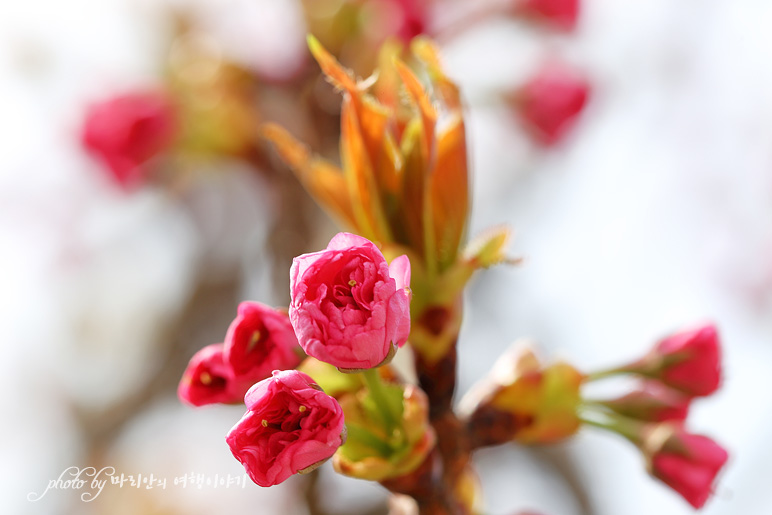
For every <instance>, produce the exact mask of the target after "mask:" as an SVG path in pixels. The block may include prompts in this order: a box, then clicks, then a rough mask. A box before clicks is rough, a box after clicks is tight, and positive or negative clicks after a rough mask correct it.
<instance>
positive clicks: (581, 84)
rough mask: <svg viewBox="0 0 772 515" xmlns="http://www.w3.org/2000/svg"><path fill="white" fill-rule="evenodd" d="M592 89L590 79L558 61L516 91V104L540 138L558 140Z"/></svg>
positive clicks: (531, 128)
mask: <svg viewBox="0 0 772 515" xmlns="http://www.w3.org/2000/svg"><path fill="white" fill-rule="evenodd" d="M589 93H590V86H589V84H588V83H587V80H586V79H585V78H584V77H582V76H581V75H579V74H577V73H576V72H575V71H573V70H571V69H569V68H567V67H565V66H562V65H557V64H549V65H546V66H544V67H543V68H542V69H541V70H539V71H538V72H537V73H536V75H534V76H533V77H532V78H531V79H530V80H528V81H527V82H526V83H525V84H524V85H523V86H521V87H520V89H519V90H518V91H517V92H516V93H515V95H514V97H513V100H514V104H515V108H516V110H517V112H518V114H519V115H520V119H521V121H522V122H523V124H524V125H525V127H526V129H527V130H528V131H529V132H531V134H533V136H534V137H535V138H536V139H537V141H539V142H541V143H543V144H544V145H547V146H550V145H554V144H556V143H558V142H559V141H560V140H561V139H562V138H563V137H564V136H565V134H566V133H567V131H568V130H569V128H570V127H571V126H572V125H573V123H574V121H575V119H576V117H577V116H578V115H579V113H580V112H581V111H582V109H584V106H585V104H586V103H587V98H588V96H589Z"/></svg>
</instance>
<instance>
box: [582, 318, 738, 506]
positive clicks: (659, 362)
mask: <svg viewBox="0 0 772 515" xmlns="http://www.w3.org/2000/svg"><path fill="white" fill-rule="evenodd" d="M615 374H633V375H637V376H639V377H641V378H643V381H642V383H641V386H640V387H639V388H638V389H636V390H635V391H633V392H631V393H628V394H627V395H624V396H622V397H619V398H617V399H612V400H606V401H598V402H596V405H599V406H602V407H604V408H607V409H608V410H610V412H611V415H610V416H611V418H612V420H614V423H613V424H614V428H615V429H614V430H617V431H618V432H620V433H622V434H624V435H625V436H626V437H627V438H629V439H630V440H632V441H633V442H634V443H636V444H637V445H638V446H639V447H640V448H641V450H642V452H643V454H644V457H645V458H646V461H647V466H648V469H649V472H650V473H651V474H652V475H653V476H654V477H656V478H657V479H659V480H661V481H662V482H664V483H665V484H667V485H668V486H670V487H671V488H672V489H674V490H675V491H676V492H678V493H679V494H681V496H683V497H684V499H686V500H687V501H688V502H689V504H691V505H692V506H694V507H695V508H701V507H702V506H703V505H704V504H705V503H706V502H707V500H708V498H709V497H710V494H711V492H712V488H713V483H714V481H715V479H716V476H717V475H718V473H719V472H720V470H721V469H722V468H723V466H724V464H725V463H726V461H727V459H728V454H727V452H726V450H724V448H723V447H721V445H719V444H718V443H716V442H715V441H713V440H711V439H710V438H708V437H706V436H702V435H695V434H692V433H689V432H688V431H687V430H686V429H685V427H684V425H685V423H686V419H687V414H688V411H689V405H690V403H691V401H692V400H693V399H694V398H695V397H702V396H707V395H711V394H712V393H714V392H715V391H716V390H717V389H718V387H719V385H720V384H721V345H720V341H719V337H718V331H717V330H716V327H715V326H714V325H712V324H706V325H703V326H700V327H698V328H696V329H691V330H686V331H681V332H679V333H676V334H673V335H670V336H668V337H666V338H663V339H662V340H660V341H659V342H658V343H657V344H656V345H655V346H654V347H653V348H652V350H651V351H650V352H649V353H648V354H647V355H646V356H644V357H643V358H642V359H640V360H638V361H635V362H633V363H631V364H629V365H625V366H622V367H619V368H616V369H612V370H609V371H607V372H603V373H600V374H595V376H596V378H597V377H604V376H607V375H615ZM592 376H593V375H592V374H591V375H590V377H591V378H592Z"/></svg>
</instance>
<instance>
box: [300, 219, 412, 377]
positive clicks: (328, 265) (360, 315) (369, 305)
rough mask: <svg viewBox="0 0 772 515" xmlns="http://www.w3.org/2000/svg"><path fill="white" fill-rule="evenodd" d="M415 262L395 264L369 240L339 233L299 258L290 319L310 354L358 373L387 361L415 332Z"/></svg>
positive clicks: (401, 260) (403, 259)
mask: <svg viewBox="0 0 772 515" xmlns="http://www.w3.org/2000/svg"><path fill="white" fill-rule="evenodd" d="M409 286H410V261H409V260H408V258H407V256H401V257H398V258H396V259H394V260H393V261H392V262H391V265H389V264H388V263H386V259H385V258H384V257H383V254H382V253H381V251H380V250H378V247H376V246H375V245H374V244H373V243H372V242H370V241H369V240H367V239H365V238H362V237H360V236H356V235H354V234H349V233H339V234H337V235H336V236H335V237H334V238H333V239H332V240H331V241H330V244H329V245H328V246H327V248H326V249H325V250H322V251H320V252H314V253H312V254H304V255H302V256H299V257H296V258H295V259H294V260H293V262H292V269H291V270H290V293H291V296H292V302H291V304H290V308H289V316H290V321H291V322H292V326H293V327H294V328H295V334H297V337H298V341H299V342H300V345H301V347H303V349H304V350H305V351H306V353H307V354H308V355H309V356H313V357H315V358H317V359H319V360H321V361H324V362H326V363H330V364H332V365H335V366H336V367H338V368H339V369H341V370H346V371H356V370H362V369H368V368H373V367H376V366H379V365H381V364H385V363H387V362H388V361H390V360H391V358H392V357H393V356H394V352H395V351H396V348H397V347H398V346H401V345H403V344H404V343H405V342H406V341H407V337H408V334H410V288H409Z"/></svg>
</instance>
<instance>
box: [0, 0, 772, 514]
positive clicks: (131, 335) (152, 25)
mask: <svg viewBox="0 0 772 515" xmlns="http://www.w3.org/2000/svg"><path fill="white" fill-rule="evenodd" d="M488 3H490V4H491V5H492V6H494V7H492V8H491V11H490V12H493V13H496V12H498V11H496V9H497V7H496V6H497V5H499V4H501V3H502V2H498V0H496V1H491V2H487V0H486V2H480V4H481V5H486V6H487V4H488ZM306 4H309V2H306ZM339 4H340V2H335V1H326V0H325V1H324V2H321V1H320V2H319V3H318V5H317V6H316V7H315V8H318V9H319V10H318V12H316V14H315V15H316V16H318V17H321V18H320V19H323V18H324V16H327V15H331V14H330V13H333V14H334V13H335V12H337V11H336V9H340V5H339ZM319 6H323V7H324V8H322V7H319ZM336 6H337V7H336ZM308 8H309V7H308V5H304V4H302V3H300V2H299V1H294V0H227V1H224V0H191V1H183V0H163V1H151V0H104V1H99V2H97V1H89V0H26V1H24V2H11V1H4V2H2V3H0V349H2V363H3V366H2V367H1V368H2V373H0V398H1V399H2V423H0V456H2V458H1V459H0V512H1V513H7V514H27V513H30V514H33V513H34V514H38V513H45V514H91V513H94V514H96V513H111V514H136V513H146V514H178V513H179V514H198V513H200V514H204V513H265V514H304V513H309V511H307V508H306V502H305V500H306V497H307V496H308V495H316V494H319V495H321V496H322V500H321V504H320V506H319V507H317V508H315V509H316V510H318V511H316V512H315V513H316V514H321V513H335V514H338V513H352V514H353V513H384V506H385V504H384V499H385V495H384V492H383V491H382V490H381V489H380V488H379V487H378V486H375V485H372V484H369V483H366V482H363V481H355V480H350V479H346V478H343V477H341V476H337V475H335V474H334V473H333V472H332V469H331V467H329V466H326V467H324V468H323V471H322V473H321V475H320V476H319V478H318V484H316V485H315V488H316V490H315V492H316V494H314V492H311V493H310V494H309V490H308V488H307V486H308V485H307V484H306V483H305V481H306V480H305V479H304V478H293V479H292V480H290V481H288V482H287V483H286V484H284V485H282V486H280V487H275V488H272V489H270V490H266V489H261V488H259V487H257V486H254V485H252V484H248V485H247V486H246V487H245V488H240V487H239V488H237V487H235V486H232V487H230V488H214V487H210V486H206V485H203V486H201V487H200V488H199V487H196V486H193V485H188V486H187V487H185V488H183V487H182V486H181V485H177V486H175V485H174V484H173V479H174V478H175V477H178V476H182V475H185V474H189V473H195V474H202V475H204V476H207V477H214V475H215V474H219V475H220V476H227V475H228V474H231V475H234V476H236V475H239V476H240V475H241V474H242V469H241V466H240V465H239V464H238V462H236V461H235V460H234V459H233V458H232V456H231V455H230V452H229V451H228V448H227V446H226V445H225V443H224V435H225V434H226V432H227V431H228V429H229V428H230V427H231V426H232V425H233V424H234V423H235V421H236V420H238V418H239V417H240V416H241V413H242V411H243V410H242V409H241V408H239V407H238V406H235V407H211V408H205V409H192V408H189V407H185V406H183V405H181V404H180V402H179V401H178V400H177V397H176V384H177V381H178V380H179V377H180V375H181V373H182V370H183V369H184V366H185V363H186V362H187V359H188V358H189V357H190V356H191V355H192V353H193V352H195V350H197V349H199V348H201V347H203V346H204V345H207V344H209V343H214V342H218V341H221V339H222V337H223V335H224V333H225V329H226V328H227V325H228V324H229V322H230V320H231V319H232V318H233V316H234V315H235V307H236V305H237V303H238V302H239V301H240V300H243V299H255V300H261V301H263V302H266V303H270V304H275V305H280V304H282V303H286V302H287V296H288V291H287V286H286V277H287V271H288V268H289V263H290V260H291V257H292V256H293V255H295V254H299V253H301V252H306V251H311V250H316V249H318V248H322V247H323V246H324V245H325V244H326V242H327V241H328V239H329V237H330V236H331V235H332V234H334V232H335V227H334V226H333V225H332V223H331V222H329V221H328V220H327V219H326V218H325V216H324V215H323V214H322V213H321V211H320V210H319V209H318V208H316V207H315V206H314V205H313V204H312V203H311V201H310V199H309V198H308V197H307V196H306V195H305V193H303V191H302V190H301V189H300V188H299V186H298V185H297V183H296V182H295V179H294V178H293V176H292V175H291V174H290V173H289V172H288V171H287V170H286V169H283V168H281V167H280V166H278V165H277V163H276V160H275V156H272V155H271V154H270V153H269V154H267V157H266V156H262V157H259V158H254V157H252V158H249V159H244V156H243V155H238V156H233V155H218V156H216V158H211V156H209V157H208V158H206V159H188V158H185V159H184V161H183V165H182V166H179V163H174V164H173V165H169V164H165V165H164V167H163V168H164V170H165V173H166V176H164V178H163V179H162V180H160V181H156V182H154V183H152V184H146V185H142V186H140V187H135V188H131V189H128V190H127V189H125V188H121V187H120V186H119V185H117V184H116V182H115V181H114V180H113V179H112V178H111V176H110V174H109V173H107V172H106V171H105V167H104V164H103V163H101V162H100V161H99V160H98V159H96V158H95V157H94V156H93V155H91V154H89V153H88V152H87V151H86V150H85V149H84V148H83V145H82V144H81V138H80V130H81V126H82V123H83V118H84V113H85V112H86V110H87V106H89V105H90V104H91V103H93V102H95V101H98V100H99V99H103V98H105V97H107V96H109V95H111V94H115V93H117V92H121V91H127V90H131V89H133V88H140V87H154V86H155V85H157V84H159V82H160V81H162V80H163V78H164V77H165V76H166V75H165V74H167V73H168V70H167V71H165V69H166V68H167V67H168V66H169V64H168V63H169V62H179V61H180V60H182V61H185V59H187V55H188V54H186V53H185V52H186V50H185V49H184V48H183V50H180V49H179V46H180V44H179V38H180V37H181V36H180V34H181V33H182V31H184V30H189V27H195V30H196V31H198V32H196V34H197V35H196V36H195V38H194V41H195V45H194V46H195V48H201V47H203V48H204V49H205V52H204V53H205V54H206V55H207V56H209V57H211V56H215V58H216V59H219V60H224V59H227V60H228V61H232V62H233V63H236V65H237V66H238V67H240V68H242V69H244V70H248V71H250V73H253V74H254V75H256V76H260V77H261V78H260V84H261V89H260V91H261V92H262V96H261V97H260V100H259V101H258V100H255V104H259V105H258V106H257V107H256V110H257V112H260V113H262V115H264V118H265V119H274V120H280V121H281V122H282V123H285V124H286V125H289V126H290V128H291V129H292V130H294V131H296V132H299V133H303V134H305V135H310V136H309V137H311V138H312V140H313V138H316V140H313V141H311V143H312V146H315V148H320V147H321V148H327V146H329V145H330V142H329V141H327V142H325V141H324V138H325V137H326V136H325V135H328V136H329V131H328V130H326V127H331V128H332V131H333V132H332V136H334V137H335V138H336V137H337V136H336V135H335V133H334V130H335V125H334V123H331V122H330V121H329V120H328V119H327V118H329V117H332V118H333V119H334V116H335V109H336V108H337V105H338V104H337V99H336V97H335V94H334V92H332V91H331V88H329V87H325V84H324V83H323V81H321V79H318V78H313V77H317V76H318V71H317V70H316V68H315V65H314V64H313V63H312V62H310V60H309V56H308V55H307V51H306V47H305V34H306V32H308V31H309V30H312V29H313V27H312V25H313V24H311V23H309V18H308V17H307V16H305V17H304V14H303V13H304V9H308ZM475 9H476V8H475ZM472 11H474V9H472ZM482 11H486V10H485V9H483V10H482ZM470 12H471V11H470V6H469V5H467V3H466V2H463V1H462V0H455V1H443V0H437V1H436V2H435V4H434V5H433V6H432V7H431V18H430V23H429V24H428V25H427V29H426V31H427V32H430V33H432V32H434V33H436V35H437V37H438V40H439V43H440V45H441V48H442V50H443V57H444V60H445V65H446V68H447V70H448V73H449V74H450V76H451V77H453V78H454V79H455V80H457V81H458V83H459V84H460V86H461V88H462V91H463V94H464V97H465V99H466V101H467V104H468V109H467V123H468V125H467V126H468V132H469V134H468V139H469V141H470V144H471V147H470V155H471V158H472V167H473V180H472V185H473V192H474V202H473V214H472V218H471V231H470V234H475V233H477V232H479V231H480V230H482V229H484V228H486V227H488V226H490V225H494V224H499V223H506V224H508V225H510V226H511V227H513V229H514V231H515V234H516V237H515V239H514V242H513V245H512V251H513V253H514V254H516V255H520V256H523V257H524V258H525V261H524V263H523V265H522V266H519V267H513V268H507V267H501V268H496V269H493V270H489V271H486V272H483V273H480V274H479V275H478V277H477V278H476V280H475V281H474V283H473V285H472V286H471V287H470V288H469V290H468V295H467V307H466V319H465V324H464V327H463V331H462V339H461V344H460V359H459V365H460V385H459V393H463V392H464V391H465V390H466V389H468V388H469V387H470V386H471V384H472V383H473V382H474V381H475V380H476V379H477V378H479V377H481V376H482V375H484V374H485V373H486V371H488V370H489V369H490V367H491V365H492V363H493V362H494V361H495V359H496V357H497V356H498V355H499V354H500V353H501V352H502V351H503V350H504V349H505V348H507V347H508V346H509V344H510V343H511V342H513V341H514V340H516V339H519V338H523V337H527V338H531V339H533V340H534V341H536V342H537V343H538V344H539V346H540V347H541V348H542V349H543V350H544V353H545V354H548V355H559V356H562V357H565V358H567V359H568V360H570V361H572V362H574V363H575V364H577V365H578V366H579V367H580V368H581V369H584V370H592V369H595V368H601V367H605V366H608V365H613V364H616V363H618V362H621V361H626V360H628V359H629V358H632V357H635V356H637V355H639V354H640V353H641V352H643V351H644V350H645V349H647V348H648V347H649V346H650V345H651V344H652V343H653V342H654V341H655V340H656V339H657V338H658V337H660V336H662V335H664V334H666V333H668V332H670V331H673V330H676V329H679V328H681V327H684V326H688V325H691V324H694V323H697V322H700V321H703V320H713V321H715V322H716V323H717V324H718V326H719V328H720V331H721V334H722V337H723V341H724V352H725V379H724V386H723V389H722V390H721V391H720V392H719V393H718V394H717V395H715V396H713V397H711V398H710V399H707V400H703V401H699V402H697V403H696V405H695V407H694V409H693V415H692V419H691V427H692V428H693V429H694V430H695V431H697V432H701V433H705V434H708V435H711V436H712V437H714V438H716V439H717V440H718V441H720V442H722V443H723V444H724V445H726V446H727V447H728V449H729V451H730V453H731V459H730V463H729V465H728V467H727V468H726V470H725V473H724V474H723V476H722V477H721V479H720V481H719V483H718V488H717V491H716V494H715V497H714V499H713V500H712V501H710V503H709V504H708V506H707V507H706V508H705V510H704V512H705V513H706V514H713V515H718V514H726V515H728V514H736V513H749V514H751V513H758V514H764V513H772V493H770V492H771V491H770V489H769V485H770V484H772V468H771V467H770V466H769V463H772V445H770V442H769V436H770V431H769V427H771V426H772V403H770V402H769V399H768V395H767V392H769V391H770V389H772V374H770V373H769V370H770V366H772V345H771V344H772V93H770V92H772V65H771V64H770V63H772V33H770V31H769V27H772V4H770V3H769V2H767V1H764V0H736V1H732V2H727V1H720V0H681V1H678V2H672V1H669V0H629V1H625V2H619V1H617V0H584V1H582V2H581V10H580V16H579V19H578V23H577V25H576V26H575V27H574V28H573V29H572V30H555V29H554V28H551V27H547V26H545V25H543V24H538V23H531V22H528V21H525V20H524V19H522V18H518V17H513V16H502V15H499V14H496V15H490V16H481V17H479V19H477V18H476V17H475V15H472V14H470ZM475 12H478V11H475ZM486 12H487V11H486ZM367 23H369V24H370V25H369V27H370V30H372V31H374V32H373V33H374V34H375V33H378V31H379V30H386V29H383V27H382V25H383V24H384V23H386V22H385V21H384V18H377V17H376V18H375V19H372V16H371V19H370V20H369V21H367ZM181 27H182V28H181ZM379 27H380V28H379ZM335 30H344V29H340V28H337V29H335ZM332 32H333V33H334V31H332ZM344 32H345V31H344ZM328 37H329V36H328ZM371 39H372V38H371ZM175 45H176V46H175ZM196 45H197V46H196ZM175 48H176V50H175ZM362 48H366V47H365V46H361V45H354V46H352V45H349V46H348V47H347V46H346V45H345V44H342V45H341V47H340V49H339V50H340V53H341V59H342V60H343V61H344V62H345V63H347V64H348V65H350V66H353V67H355V68H357V67H366V66H367V62H366V60H364V58H363V59H362V60H358V59H359V57H361V56H360V53H358V49H362ZM175 52H176V54H175ZM362 52H365V51H364V50H362ZM180 54H181V55H182V57H180ZM175 55H176V57H175ZM175 59H176V61H175ZM363 60H364V61H365V62H362V61H363ZM556 60H559V61H560V62H562V63H566V64H568V65H570V66H571V67H572V68H573V69H575V70H578V71H579V72H580V73H581V75H582V76H583V77H584V78H585V79H586V80H587V82H588V84H589V91H590V95H589V102H587V104H586V106H585V107H584V109H583V110H582V112H581V114H580V116H579V117H578V118H577V119H576V120H575V122H574V123H573V125H572V127H571V128H570V131H567V132H566V134H565V135H564V136H563V137H561V139H560V141H559V142H557V143H554V144H544V143H543V142H542V143H541V144H540V143H539V142H538V141H536V140H534V139H533V137H531V136H529V133H528V130H527V128H526V127H525V126H524V125H523V123H522V120H520V119H519V118H518V117H517V115H516V113H515V112H514V111H515V109H514V108H513V106H512V104H511V103H510V102H507V101H506V100H505V98H506V97H507V95H508V94H509V93H511V92H512V91H514V90H515V89H516V88H517V87H518V85H521V84H523V83H524V81H526V80H527V79H528V78H529V77H531V76H532V75H533V73H534V71H535V70H537V69H538V68H539V67H540V66H541V65H542V64H543V63H545V62H552V61H556ZM298 70H301V71H300V72H299V71H298ZM302 70H305V71H302ZM358 71H359V70H358ZM367 72H368V70H364V71H360V73H361V74H365V73H367ZM298 77H301V79H302V80H301V79H298ZM309 77H311V78H309ZM303 81H306V83H308V84H312V86H310V90H309V89H308V88H306V89H302V88H301V87H300V86H298V84H300V83H301V82H303ZM314 81H317V82H318V84H316V82H314ZM287 84H292V86H291V88H295V89H291V88H289V87H288V86H287ZM298 88H300V89H298ZM284 90H288V91H291V92H297V91H304V92H305V94H306V96H307V97H308V95H310V98H312V99H313V100H314V101H315V102H317V104H318V105H319V106H321V107H319V108H318V111H316V115H314V116H315V117H313V118H308V117H309V112H310V111H308V110H303V109H301V108H299V107H298V104H299V103H298V102H296V100H297V98H296V97H294V96H293V94H294V93H286V92H285V93H282V91H284ZM317 90H318V91H317ZM309 91H311V93H309ZM304 98H305V97H304ZM331 99H332V100H331ZM325 112H326V113H327V114H323V113H325ZM319 113H322V114H319ZM325 117H327V118H325ZM259 121H263V120H262V119H261V120H259ZM308 127H313V129H308ZM304 131H305V132H304ZM314 135H316V136H314ZM319 135H321V136H319ZM226 154H227V153H226ZM179 169H184V173H183V172H179V173H178V172H177V171H175V170H179ZM267 169H272V170H273V171H271V172H270V173H269V172H267V171H266V170H267ZM169 170H171V171H169ZM175 174H177V175H175ZM169 175H171V178H170V177H169ZM477 460H478V463H479V465H480V473H481V476H482V479H483V483H484V485H485V494H486V498H487V501H488V505H489V508H490V510H489V512H490V513H492V514H502V515H504V514H511V513H516V512H517V511H520V510H525V509H531V510H535V511H539V512H543V513H544V514H547V515H550V514H551V515H573V514H583V515H586V514H592V515H594V514H598V515H617V514H619V513H625V514H628V515H643V514H650V513H662V514H674V515H678V514H688V513H690V512H691V511H692V510H691V509H690V508H689V507H688V506H687V504H686V503H685V502H683V500H682V499H681V498H679V497H678V496H677V495H676V494H674V493H673V492H671V491H670V490H669V489H667V488H665V487H663V486H662V485H660V484H658V483H656V482H655V481H653V480H651V479H650V478H649V477H648V476H647V475H646V474H645V472H644V469H643V463H642V460H641V458H640V456H639V453H638V451H636V450H635V449H634V448H632V447H631V446H629V445H627V444H626V442H623V441H622V440H621V439H619V438H614V437H612V436H609V435H605V434H598V433H597V432H595V431H591V430H583V431H582V432H581V434H579V435H578V436H577V437H576V438H574V439H572V440H571V441H570V442H567V443H564V444H561V445H557V446H553V447H548V448H540V449H523V448H519V447H515V446H511V447H501V448H496V449H491V450H485V451H482V452H480V453H479V455H478V457H477ZM86 465H94V466H97V465H103V466H107V465H109V466H112V467H115V468H116V470H117V471H118V473H121V472H123V473H125V474H127V475H128V474H134V475H136V474H139V473H141V474H143V475H150V474H151V473H152V474H154V475H155V476H156V477H161V478H163V477H165V478H167V480H168V484H167V487H166V488H165V489H161V488H154V489H147V488H144V487H141V488H136V487H134V488H131V487H129V486H127V485H125V486H123V487H122V488H118V487H116V486H114V485H109V484H108V485H107V486H106V487H105V489H104V491H103V492H102V493H101V495H100V496H99V497H98V498H97V499H96V500H94V501H93V502H91V503H84V502H82V501H81V500H80V498H79V497H78V496H79V494H80V493H82V492H77V491H64V490H56V491H49V492H48V493H47V494H46V495H45V496H44V497H43V498H42V499H41V500H39V501H37V502H30V501H28V500H27V496H28V494H29V493H30V492H37V493H41V492H42V491H43V490H45V487H46V485H47V483H48V481H49V480H51V479H54V478H57V477H59V475H60V474H61V473H62V471H63V470H65V469H66V468H67V467H70V466H78V467H84V466H86Z"/></svg>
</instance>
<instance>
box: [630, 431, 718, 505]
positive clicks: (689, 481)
mask: <svg viewBox="0 0 772 515" xmlns="http://www.w3.org/2000/svg"><path fill="white" fill-rule="evenodd" d="M643 449H644V453H645V454H646V457H647V460H648V466H649V471H650V473H651V474H652V475H653V476H654V477H656V478H657V479H659V480H660V481H662V482H664V483H665V484H666V485H668V486H669V487H670V488H672V489H673V490H675V491H676V492H678V493H679V494H681V496H682V497H683V498H684V499H686V500H687V501H688V502H689V504H691V505H692V506H694V507H695V508H702V506H704V505H705V503H706V502H707V500H708V498H709V497H710V494H711V493H712V488H713V483H714V481H715V479H716V476H717V475H718V473H719V471H720V470H721V469H722V468H723V466H724V464H725V463H726V461H727V459H728V458H729V455H728V454H727V452H726V450H725V449H724V448H723V447H721V446H720V445H719V444H717V443H716V442H714V441H713V440H711V439H710V438H708V437H706V436H701V435H694V434H690V433H687V432H686V431H685V430H684V429H683V428H681V427H679V426H676V425H672V424H661V425H659V426H655V428H654V429H653V430H652V431H650V432H649V434H648V435H647V437H646V439H645V440H644V443H643Z"/></svg>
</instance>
